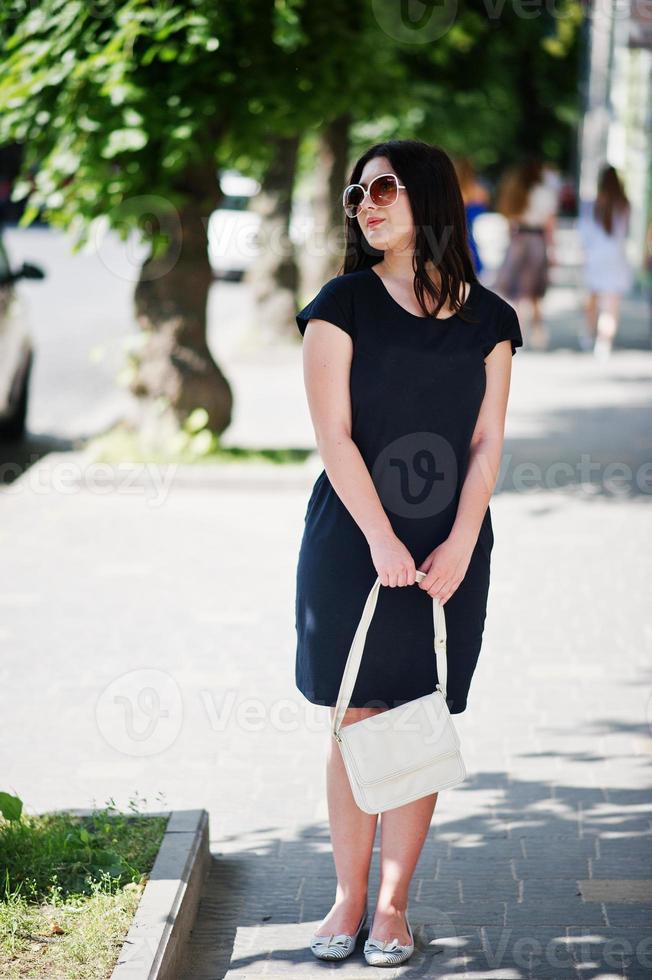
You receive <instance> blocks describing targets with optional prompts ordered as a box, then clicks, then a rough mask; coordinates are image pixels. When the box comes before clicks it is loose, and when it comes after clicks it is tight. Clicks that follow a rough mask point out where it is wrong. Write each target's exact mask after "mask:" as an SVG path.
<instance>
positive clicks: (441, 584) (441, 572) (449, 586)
mask: <svg viewBox="0 0 652 980" xmlns="http://www.w3.org/2000/svg"><path fill="white" fill-rule="evenodd" d="M472 554H473V548H471V550H470V551H469V547H468V545H464V544H460V542H458V541H454V540H453V539H452V538H447V539H446V540H445V541H442V543H441V544H440V545H437V547H436V548H435V549H434V550H433V551H431V552H430V554H429V555H428V557H427V558H426V559H425V560H424V561H422V562H421V564H420V565H419V571H420V572H426V577H425V578H423V579H421V581H420V582H419V583H418V585H419V588H420V589H423V590H424V591H425V592H427V593H428V595H429V596H430V597H431V598H432V599H434V598H435V597H436V598H438V599H439V600H440V602H441V603H442V605H443V604H444V603H445V602H447V601H448V599H450V597H451V596H452V595H453V593H454V592H455V590H456V589H457V587H458V586H459V584H460V582H462V580H463V578H464V576H465V575H466V570H467V568H468V567H469V563H470V561H471V555H472Z"/></svg>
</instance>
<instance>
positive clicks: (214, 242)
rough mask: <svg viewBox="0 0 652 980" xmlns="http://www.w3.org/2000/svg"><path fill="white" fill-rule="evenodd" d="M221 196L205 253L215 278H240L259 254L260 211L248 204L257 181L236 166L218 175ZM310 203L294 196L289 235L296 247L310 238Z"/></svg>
mask: <svg viewBox="0 0 652 980" xmlns="http://www.w3.org/2000/svg"><path fill="white" fill-rule="evenodd" d="M220 187H221V189H222V193H223V195H224V198H223V200H222V203H221V205H220V207H219V208H217V210H216V211H213V213H212V214H211V216H210V218H209V221H208V255H209V259H210V263H211V266H212V269H213V273H214V275H215V277H216V278H217V279H228V280H232V281H236V282H237V281H239V280H240V279H242V276H243V273H244V272H246V271H247V269H248V268H249V267H250V266H251V265H252V264H253V262H254V261H255V260H256V258H257V257H258V255H259V254H260V242H259V239H258V231H259V229H260V220H261V219H260V215H259V214H257V213H256V211H252V210H251V208H250V207H249V205H250V203H251V201H252V199H253V198H254V197H255V196H256V194H258V193H259V191H260V184H259V183H258V181H256V180H253V179H252V178H251V177H245V176H244V175H243V174H240V173H238V172H237V171H235V170H225V171H224V172H223V173H222V175H221V177H220ZM311 228H312V213H311V210H310V207H309V206H308V205H307V204H306V203H305V202H302V201H298V200H295V201H294V203H293V207H292V214H291V217H290V238H291V240H292V241H293V243H294V245H295V247H296V248H298V249H300V248H303V247H304V245H305V244H306V242H307V241H309V239H310V233H311Z"/></svg>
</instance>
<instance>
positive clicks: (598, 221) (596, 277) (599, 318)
mask: <svg viewBox="0 0 652 980" xmlns="http://www.w3.org/2000/svg"><path fill="white" fill-rule="evenodd" d="M629 219H630V204H629V201H628V199H627V195H626V194H625V190H624V187H623V184H622V181H621V179H620V177H619V175H618V173H617V171H616V169H615V168H614V167H612V166H610V165H605V166H604V167H603V168H602V170H601V171H600V177H599V179H598V193H597V196H596V197H595V199H593V200H590V201H582V202H581V203H580V210H579V220H578V232H579V236H580V241H581V243H582V248H583V251H584V283H585V285H586V288H587V289H588V298H587V301H586V307H585V309H586V326H585V329H584V331H583V332H582V333H581V334H580V337H579V342H580V346H581V347H582V348H583V349H585V350H587V349H590V348H591V347H592V348H593V353H594V355H595V356H596V357H597V358H599V359H600V360H605V359H606V358H608V357H609V355H610V353H611V349H612V347H613V342H614V338H615V336H616V333H617V331H618V321H619V315H620V299H621V296H622V295H623V293H627V292H629V290H630V289H631V287H632V285H633V282H634V271H633V268H632V266H631V263H630V262H629V259H628V258H627V253H626V250H625V245H626V241H627V235H628V232H629Z"/></svg>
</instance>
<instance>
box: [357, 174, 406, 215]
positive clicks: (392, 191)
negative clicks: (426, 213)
mask: <svg viewBox="0 0 652 980" xmlns="http://www.w3.org/2000/svg"><path fill="white" fill-rule="evenodd" d="M399 190H405V184H399V182H398V177H397V176H396V174H379V175H378V176H377V177H374V179H373V180H372V181H371V183H370V184H369V187H368V188H365V187H363V186H362V184H349V186H348V187H345V188H344V194H343V195H342V204H343V205H344V211H345V213H346V215H347V217H349V218H355V217H356V216H357V214H358V212H359V211H360V208H361V207H362V202H363V201H364V199H365V197H366V196H367V194H368V195H369V200H370V201H371V202H372V204H375V205H376V207H379V208H388V207H389V206H390V205H392V204H396V202H397V201H398V192H399Z"/></svg>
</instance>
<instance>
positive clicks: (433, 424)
mask: <svg viewBox="0 0 652 980" xmlns="http://www.w3.org/2000/svg"><path fill="white" fill-rule="evenodd" d="M463 313H464V317H465V319H463V318H462V317H461V316H460V315H459V314H455V315H453V316H449V317H447V318H444V319H440V320H433V319H432V318H430V317H423V316H417V315H415V314H412V313H409V312H408V311H407V310H405V309H404V308H403V307H402V306H401V305H400V304H399V303H397V302H396V300H394V299H393V297H392V296H391V295H390V293H389V291H388V290H387V287H386V286H385V284H384V283H383V281H382V279H381V278H380V276H379V275H378V274H377V273H376V272H374V271H373V269H371V268H366V269H361V270H357V271H356V272H349V273H346V274H344V275H341V276H336V277H335V278H333V279H331V280H329V281H328V282H327V283H325V285H324V286H323V287H322V288H321V290H320V291H319V293H318V294H317V296H316V297H315V298H314V299H313V300H312V301H311V302H310V303H308V305H307V306H305V307H304V308H303V309H302V310H301V311H300V312H299V313H297V315H296V320H297V324H298V327H299V330H300V331H301V334H302V335H303V333H304V331H305V329H306V326H307V323H308V320H309V319H310V318H311V317H315V318H319V319H322V320H328V321H329V322H330V323H334V324H336V325H337V326H338V327H341V329H342V330H345V331H346V333H348V334H349V336H350V337H351V338H352V340H353V360H352V363H351V374H350V395H351V412H352V431H351V436H352V439H353V441H354V442H355V444H356V445H357V447H358V449H359V450H360V453H361V455H362V458H363V459H364V461H365V464H366V466H367V469H368V470H369V472H370V474H371V477H372V480H373V483H374V486H375V487H376V490H377V492H378V495H379V497H380V500H381V503H382V505H383V509H384V510H385V512H386V514H387V516H388V518H389V521H390V523H391V525H392V527H393V529H394V532H395V533H396V535H397V537H398V538H399V539H400V540H401V541H402V542H403V544H404V545H405V546H406V547H407V549H408V550H409V551H410V553H411V555H412V557H413V559H414V562H415V565H416V567H417V568H418V567H419V565H420V564H421V562H422V561H423V560H424V559H425V558H426V557H427V556H428V554H429V553H430V552H431V551H432V550H433V548H435V547H436V546H437V545H439V544H441V543H442V541H444V540H445V539H446V538H447V537H448V534H449V533H450V530H451V528H452V526H453V522H454V520H455V514H456V510H457V504H458V501H459V494H460V491H461V488H462V484H463V482H464V477H465V473H466V467H467V465H468V455H469V444H470V440H471V436H472V433H473V430H474V428H475V424H476V421H477V417H478V412H479V410H480V405H481V403H482V399H483V397H484V393H485V387H486V377H485V365H484V358H485V357H486V356H487V354H489V352H490V351H491V350H492V348H493V347H494V346H495V345H496V343H498V341H500V340H510V341H511V347H512V355H513V354H514V352H515V350H516V347H518V346H521V345H522V343H523V339H522V336H521V330H520V326H519V322H518V317H517V315H516V312H515V310H514V308H513V307H512V306H511V305H510V304H509V303H508V302H507V301H506V300H504V299H502V298H501V297H499V296H498V295H497V294H496V293H494V292H492V291H491V290H489V289H487V288H486V287H485V286H483V285H482V284H481V283H480V282H478V281H475V282H473V283H472V284H471V291H470V292H469V294H468V296H467V300H466V303H465V306H464V308H463ZM471 318H473V320H474V321H475V322H473V323H471V322H468V321H469V320H470V319H471ZM492 546H493V530H492V526H491V513H490V510H489V508H488V507H487V511H486V513H485V516H484V519H483V522H482V527H481V529H480V533H479V536H478V540H477V543H476V546H475V548H474V551H473V555H472V557H471V561H470V564H469V567H468V569H467V572H466V575H465V577H464V579H463V581H462V582H461V583H460V585H459V586H458V588H457V590H456V591H455V592H454V593H453V595H452V596H451V597H450V599H449V600H448V601H447V602H446V603H445V605H444V612H445V614H446V632H447V637H448V640H447V668H448V678H447V685H446V686H447V697H448V705H449V708H450V710H451V712H452V713H459V712H462V711H464V709H465V708H466V704H467V695H468V691H469V687H470V684H471V677H472V675H473V671H474V670H475V666H476V663H477V660H478V655H479V653H480V646H481V642H482V633H483V629H484V621H485V613H486V606H487V595H488V590H489V570H490V558H491V549H492ZM376 577H377V574H376V570H375V568H374V565H373V562H372V560H371V552H370V549H369V545H368V543H367V540H366V538H365V536H364V534H363V533H362V531H361V530H360V528H359V527H358V525H357V524H356V522H355V521H354V520H353V518H352V516H351V515H350V513H349V511H348V510H347V509H346V507H345V506H344V504H343V503H342V501H341V500H340V498H339V497H338V495H337V493H336V492H335V490H334V488H333V486H332V484H331V482H330V480H329V479H328V476H327V475H326V471H325V470H322V472H321V473H320V474H319V476H318V477H317V479H316V481H315V483H314V486H313V488H312V493H311V494H310V498H309V500H308V505H307V508H306V513H305V524H304V531H303V537H302V540H301V547H300V551H299V557H298V564H297V571H296V600H295V625H296V632H297V648H296V662H295V679H296V685H297V687H298V689H299V691H301V693H302V694H303V695H304V696H305V697H306V698H307V699H308V700H309V701H311V702H312V703H314V704H321V705H334V704H335V703H336V701H337V694H338V691H339V687H340V682H341V680H342V673H343V670H344V664H345V663H346V659H347V657H348V654H349V649H350V647H351V642H352V640H353V635H354V633H355V630H356V627H357V625H358V622H359V620H360V616H361V614H362V609H363V606H364V604H365V601H366V599H367V596H368V594H369V590H370V589H371V586H372V585H373V583H374V582H375V580H376ZM436 683H437V665H436V660H435V652H434V649H433V619H432V599H431V598H430V596H429V595H428V594H427V593H426V592H424V591H423V590H422V589H421V588H419V586H418V585H417V584H415V585H412V586H403V587H396V588H391V587H389V586H387V587H382V588H381V589H380V594H379V596H378V604H377V606H376V611H375V613H374V616H373V619H372V621H371V625H370V627H369V630H368V633H367V642H366V645H365V649H364V653H363V657H362V663H361V665H360V670H359V672H358V677H357V680H356V684H355V687H354V689H353V695H352V697H351V700H350V702H349V705H350V706H351V707H364V706H374V705H375V706H382V707H388V708H393V707H396V706H397V705H399V704H401V703H402V702H404V701H409V700H412V699H413V698H418V697H421V696H422V695H424V694H429V693H430V692H431V691H433V690H434V689H435V685H436Z"/></svg>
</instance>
